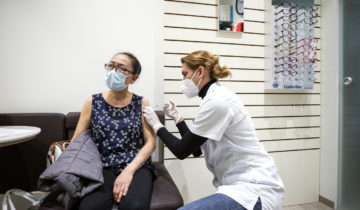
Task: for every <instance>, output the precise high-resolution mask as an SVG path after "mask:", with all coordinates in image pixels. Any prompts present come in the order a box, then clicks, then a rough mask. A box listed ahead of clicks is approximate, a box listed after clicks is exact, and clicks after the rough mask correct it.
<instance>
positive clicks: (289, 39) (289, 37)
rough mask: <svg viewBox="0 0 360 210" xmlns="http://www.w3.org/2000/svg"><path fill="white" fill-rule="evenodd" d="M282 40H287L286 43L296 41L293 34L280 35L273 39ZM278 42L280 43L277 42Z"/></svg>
mask: <svg viewBox="0 0 360 210" xmlns="http://www.w3.org/2000/svg"><path fill="white" fill-rule="evenodd" d="M281 40H282V41H283V42H287V43H290V42H295V41H296V37H293V36H280V37H279V38H277V39H275V41H276V42H279V41H281ZM279 44H280V43H279Z"/></svg>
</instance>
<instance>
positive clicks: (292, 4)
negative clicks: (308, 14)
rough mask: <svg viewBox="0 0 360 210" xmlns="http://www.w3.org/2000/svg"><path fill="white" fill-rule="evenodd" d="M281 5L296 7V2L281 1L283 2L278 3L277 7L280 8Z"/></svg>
mask: <svg viewBox="0 0 360 210" xmlns="http://www.w3.org/2000/svg"><path fill="white" fill-rule="evenodd" d="M281 7H287V8H289V7H291V8H295V7H297V4H296V3H294V2H290V3H288V2H283V3H281V4H279V6H278V8H281Z"/></svg>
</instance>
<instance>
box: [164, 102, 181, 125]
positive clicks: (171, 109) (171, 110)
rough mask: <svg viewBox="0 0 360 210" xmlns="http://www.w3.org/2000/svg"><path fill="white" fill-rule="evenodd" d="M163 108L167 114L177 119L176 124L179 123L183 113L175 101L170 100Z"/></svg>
mask: <svg viewBox="0 0 360 210" xmlns="http://www.w3.org/2000/svg"><path fill="white" fill-rule="evenodd" d="M163 110H164V113H165V115H166V116H168V117H170V118H171V119H173V120H174V121H175V124H178V123H179V122H180V121H181V120H182V117H181V114H180V112H179V110H178V109H177V108H176V106H175V104H174V102H172V101H168V102H166V103H165V104H164V106H163Z"/></svg>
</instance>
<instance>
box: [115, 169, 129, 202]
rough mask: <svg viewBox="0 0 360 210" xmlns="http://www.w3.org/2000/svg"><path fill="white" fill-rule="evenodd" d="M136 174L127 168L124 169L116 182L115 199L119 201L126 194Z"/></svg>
mask: <svg viewBox="0 0 360 210" xmlns="http://www.w3.org/2000/svg"><path fill="white" fill-rule="evenodd" d="M133 177H134V174H133V173H132V172H130V171H127V170H126V169H125V170H123V171H122V172H121V173H120V174H119V176H118V177H117V178H116V180H115V182H114V188H113V195H114V201H115V202H116V203H119V202H120V200H121V198H122V197H123V196H126V194H127V192H128V189H129V186H130V184H131V181H132V179H133Z"/></svg>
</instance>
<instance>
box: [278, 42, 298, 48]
mask: <svg viewBox="0 0 360 210" xmlns="http://www.w3.org/2000/svg"><path fill="white" fill-rule="evenodd" d="M278 47H281V48H282V49H293V48H296V43H294V42H290V43H288V42H281V43H279V44H277V45H275V48H278Z"/></svg>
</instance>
